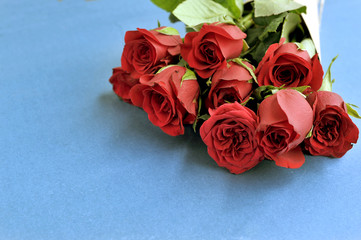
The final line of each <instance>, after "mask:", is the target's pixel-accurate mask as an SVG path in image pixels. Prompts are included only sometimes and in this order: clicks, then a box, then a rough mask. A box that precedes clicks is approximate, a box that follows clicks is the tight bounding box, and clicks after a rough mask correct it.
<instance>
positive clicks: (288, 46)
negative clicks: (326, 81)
mask: <svg viewBox="0 0 361 240" xmlns="http://www.w3.org/2000/svg"><path fill="white" fill-rule="evenodd" d="M283 43H284V39H282V40H281V41H280V43H275V44H272V45H271V46H270V47H269V48H268V50H267V52H266V54H265V56H264V57H263V59H262V61H261V62H260V63H259V65H258V67H257V69H256V76H257V80H258V84H259V85H260V86H264V85H272V86H275V87H281V86H285V87H298V86H310V87H311V88H312V89H313V90H315V91H317V90H318V89H320V87H321V85H322V76H323V69H322V66H321V63H320V60H319V59H318V55H317V54H316V55H315V56H313V57H312V59H311V58H310V56H309V54H308V52H307V51H304V50H300V49H298V47H297V45H296V44H295V43H285V44H283Z"/></svg>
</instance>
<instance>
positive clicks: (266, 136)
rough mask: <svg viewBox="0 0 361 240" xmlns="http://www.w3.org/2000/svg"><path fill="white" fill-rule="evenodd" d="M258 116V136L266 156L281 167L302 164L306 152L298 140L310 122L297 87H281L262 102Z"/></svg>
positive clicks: (304, 100)
mask: <svg viewBox="0 0 361 240" xmlns="http://www.w3.org/2000/svg"><path fill="white" fill-rule="evenodd" d="M258 116H259V126H258V128H257V137H258V141H259V145H260V147H261V149H262V150H263V152H264V154H265V156H266V157H267V158H269V159H271V160H274V161H275V163H276V165H278V166H281V167H288V168H298V167H300V166H302V164H303V163H304V162H305V156H304V155H303V153H302V150H301V147H300V146H299V144H300V143H301V142H302V141H303V140H304V139H305V137H306V135H307V134H308V133H309V131H310V130H311V127H312V122H313V112H312V109H311V107H310V105H309V104H308V102H307V101H306V99H305V98H304V97H303V96H302V95H301V94H300V93H299V92H297V91H296V90H292V89H286V90H280V91H278V92H277V93H276V94H274V95H272V96H270V97H268V98H266V99H265V100H263V101H262V102H261V104H260V106H259V109H258Z"/></svg>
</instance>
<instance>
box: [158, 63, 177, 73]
mask: <svg viewBox="0 0 361 240" xmlns="http://www.w3.org/2000/svg"><path fill="white" fill-rule="evenodd" d="M173 66H177V65H173V64H169V65H167V66H164V67H162V68H160V69H159V70H158V71H157V72H156V74H158V73H160V72H162V71H163V70H165V69H167V68H169V67H173Z"/></svg>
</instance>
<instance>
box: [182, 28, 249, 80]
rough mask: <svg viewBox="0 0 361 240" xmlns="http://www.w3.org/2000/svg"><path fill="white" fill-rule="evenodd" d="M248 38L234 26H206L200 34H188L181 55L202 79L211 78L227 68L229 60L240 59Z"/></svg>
mask: <svg viewBox="0 0 361 240" xmlns="http://www.w3.org/2000/svg"><path fill="white" fill-rule="evenodd" d="M246 36H247V35H246V34H245V33H244V32H242V31H241V30H240V29H239V28H238V27H237V26H234V25H229V24H224V23H213V24H204V25H203V26H202V28H201V30H200V31H199V32H190V33H187V35H186V36H185V39H184V44H183V45H182V47H181V55H182V57H183V58H184V59H185V60H186V61H187V63H188V64H189V66H191V67H192V68H194V69H195V71H196V72H197V73H198V75H199V76H200V77H201V78H209V77H210V76H212V74H213V73H214V72H215V71H217V70H218V69H220V68H226V67H227V59H231V58H237V57H239V55H240V54H241V52H242V48H243V39H245V38H246Z"/></svg>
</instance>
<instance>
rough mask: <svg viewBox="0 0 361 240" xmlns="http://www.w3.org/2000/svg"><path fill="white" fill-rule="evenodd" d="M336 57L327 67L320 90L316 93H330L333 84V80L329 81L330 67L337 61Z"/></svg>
mask: <svg viewBox="0 0 361 240" xmlns="http://www.w3.org/2000/svg"><path fill="white" fill-rule="evenodd" d="M337 57H338V55H337V56H336V57H334V58H333V59H332V61H331V63H330V66H328V69H327V72H326V74H325V77H324V78H323V81H322V85H321V88H320V89H319V90H318V91H330V92H332V83H334V81H335V80H331V67H332V64H333V62H334V61H335V60H336V59H337Z"/></svg>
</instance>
